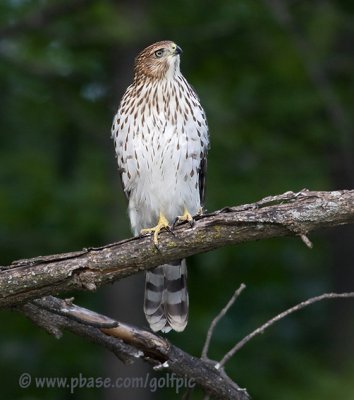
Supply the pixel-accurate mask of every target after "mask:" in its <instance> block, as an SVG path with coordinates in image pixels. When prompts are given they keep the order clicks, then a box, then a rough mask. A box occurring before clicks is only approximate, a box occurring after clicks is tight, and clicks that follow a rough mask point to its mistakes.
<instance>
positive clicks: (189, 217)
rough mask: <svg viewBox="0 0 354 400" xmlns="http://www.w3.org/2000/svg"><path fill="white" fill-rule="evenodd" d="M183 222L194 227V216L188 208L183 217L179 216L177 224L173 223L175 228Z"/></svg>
mask: <svg viewBox="0 0 354 400" xmlns="http://www.w3.org/2000/svg"><path fill="white" fill-rule="evenodd" d="M181 222H188V223H189V225H190V226H193V224H194V219H193V217H192V215H191V214H190V212H189V211H188V210H187V209H186V208H184V211H183V215H179V216H178V217H177V218H176V220H175V222H174V223H173V226H175V225H177V224H178V223H181Z"/></svg>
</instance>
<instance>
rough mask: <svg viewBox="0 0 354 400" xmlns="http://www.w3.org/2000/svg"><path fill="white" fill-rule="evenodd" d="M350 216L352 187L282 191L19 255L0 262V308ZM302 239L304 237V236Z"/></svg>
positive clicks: (340, 221) (352, 218)
mask: <svg viewBox="0 0 354 400" xmlns="http://www.w3.org/2000/svg"><path fill="white" fill-rule="evenodd" d="M353 222H354V190H342V191H334V192H311V191H307V190H304V191H302V192H299V193H293V192H287V193H284V194H282V195H278V196H269V197H266V198H265V199H263V200H261V201H259V202H257V203H253V204H246V205H242V206H238V207H226V208H224V209H222V210H219V211H216V212H213V213H210V214H205V215H202V216H197V217H196V223H195V224H194V226H193V228H190V227H189V225H188V226H186V225H183V226H179V227H177V228H176V229H175V230H174V234H173V235H172V234H171V233H169V232H163V233H161V235H160V236H159V249H156V247H155V246H154V244H153V241H152V239H151V237H141V238H131V239H127V240H123V241H121V242H118V243H113V244H109V245H106V246H102V247H98V248H90V249H84V250H82V251H76V252H71V253H63V254H56V255H50V256H44V257H36V258H32V259H28V260H19V261H15V262H13V263H12V264H11V265H9V266H3V267H0V308H1V307H9V306H13V305H16V304H20V303H24V302H28V301H30V300H32V299H35V298H39V297H42V296H45V295H48V294H57V293H63V292H67V291H69V290H73V289H76V290H95V289H96V288H97V287H99V286H102V285H104V284H107V283H108V282H113V281H115V280H118V279H122V278H124V277H126V276H128V275H132V274H134V273H137V272H138V271H143V270H147V269H151V268H153V267H155V266H157V265H160V264H164V263H166V262H169V261H173V260H175V259H179V258H184V257H188V256H190V255H192V254H197V253H202V252H206V251H211V250H213V249H216V248H219V247H222V246H226V245H228V244H238V243H242V242H247V241H253V240H259V239H266V238H271V237H280V236H291V235H293V236H300V237H301V238H302V240H304V238H307V234H308V233H309V232H311V231H315V230H318V229H322V228H330V227H332V226H336V225H343V224H349V223H353ZM305 241H306V240H305Z"/></svg>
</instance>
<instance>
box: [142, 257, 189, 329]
mask: <svg viewBox="0 0 354 400" xmlns="http://www.w3.org/2000/svg"><path fill="white" fill-rule="evenodd" d="M188 304H189V300H188V291H187V264H186V260H184V259H183V260H178V261H175V262H171V263H170V264H164V265H160V266H158V267H156V268H154V269H153V270H151V271H147V272H146V278H145V299H144V312H145V316H146V319H147V321H148V322H149V325H150V328H151V329H152V330H153V331H154V332H157V331H160V330H161V331H162V332H165V333H166V332H169V331H170V330H171V329H173V330H175V331H177V332H181V331H183V330H184V328H185V327H186V325H187V322H188Z"/></svg>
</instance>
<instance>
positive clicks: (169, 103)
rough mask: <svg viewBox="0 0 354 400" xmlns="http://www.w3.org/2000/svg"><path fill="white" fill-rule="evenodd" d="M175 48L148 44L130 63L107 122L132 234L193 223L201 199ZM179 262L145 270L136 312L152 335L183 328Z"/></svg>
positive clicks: (197, 153) (192, 117)
mask: <svg viewBox="0 0 354 400" xmlns="http://www.w3.org/2000/svg"><path fill="white" fill-rule="evenodd" d="M181 53H182V50H181V48H180V47H178V46H177V45H176V44H175V43H173V42H171V41H162V42H158V43H155V44H153V45H151V46H149V47H147V48H146V49H145V50H143V51H142V52H141V53H140V54H139V55H138V56H137V57H136V60H135V69H134V71H135V74H134V81H133V83H132V84H131V85H130V86H129V87H128V89H127V90H126V92H125V94H124V96H123V98H122V100H121V103H120V106H119V109H118V112H117V114H116V116H115V117H114V120H113V126H112V138H113V139H114V144H115V151H116V153H117V161H118V167H119V171H120V173H121V178H122V182H123V188H124V192H125V194H126V196H127V199H128V201H129V217H130V222H131V226H132V230H133V233H134V235H138V234H145V233H153V237H154V242H155V244H156V245H157V243H158V234H159V232H160V230H161V229H164V228H168V227H169V224H171V223H173V222H174V221H175V220H179V221H189V222H193V218H192V215H195V214H197V213H198V212H201V210H202V207H203V201H204V186H205V185H204V184H205V173H206V156H207V150H208V144H209V139H208V126H207V121H206V118H205V114H204V111H203V108H202V106H201V105H200V103H199V99H198V96H197V95H196V93H195V92H194V90H193V89H192V87H191V86H190V85H189V84H188V82H187V81H186V79H185V78H184V77H183V75H182V74H181V72H180V68H179V64H180V54H181ZM186 276H187V269H186V262H185V260H175V261H174V262H171V263H169V264H164V265H161V266H159V267H156V268H154V269H153V270H151V271H148V272H147V273H146V283H145V300H144V311H145V315H146V318H147V320H148V322H149V324H150V327H151V329H152V330H153V331H159V330H162V331H163V332H168V331H170V330H171V329H174V330H175V331H179V332H180V331H183V329H184V328H185V327H186V325H187V320H188V292H187V286H186Z"/></svg>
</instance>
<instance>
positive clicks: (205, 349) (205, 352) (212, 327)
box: [202, 283, 246, 359]
mask: <svg viewBox="0 0 354 400" xmlns="http://www.w3.org/2000/svg"><path fill="white" fill-rule="evenodd" d="M245 288H246V285H245V284H244V283H241V285H240V287H239V288H238V289H237V290H235V293H234V294H233V295H232V297H231V299H230V300H229V301H228V303H227V304H226V306H225V307H224V308H223V309H222V310H221V311H220V312H219V314H218V315H217V316H216V317H215V318H214V319H213V320H212V322H211V324H210V326H209V329H208V333H207V336H206V339H205V343H204V347H203V350H202V359H206V358H207V357H208V350H209V346H210V341H211V338H212V336H213V333H214V330H215V327H216V325H217V324H218V322H219V321H220V320H221V318H222V317H223V316H224V315H225V314H226V313H227V312H228V311H229V309H230V307H231V306H232V305H233V304H234V303H235V301H236V299H237V298H238V296H239V295H240V294H241V292H242V291H243V289H245Z"/></svg>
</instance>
